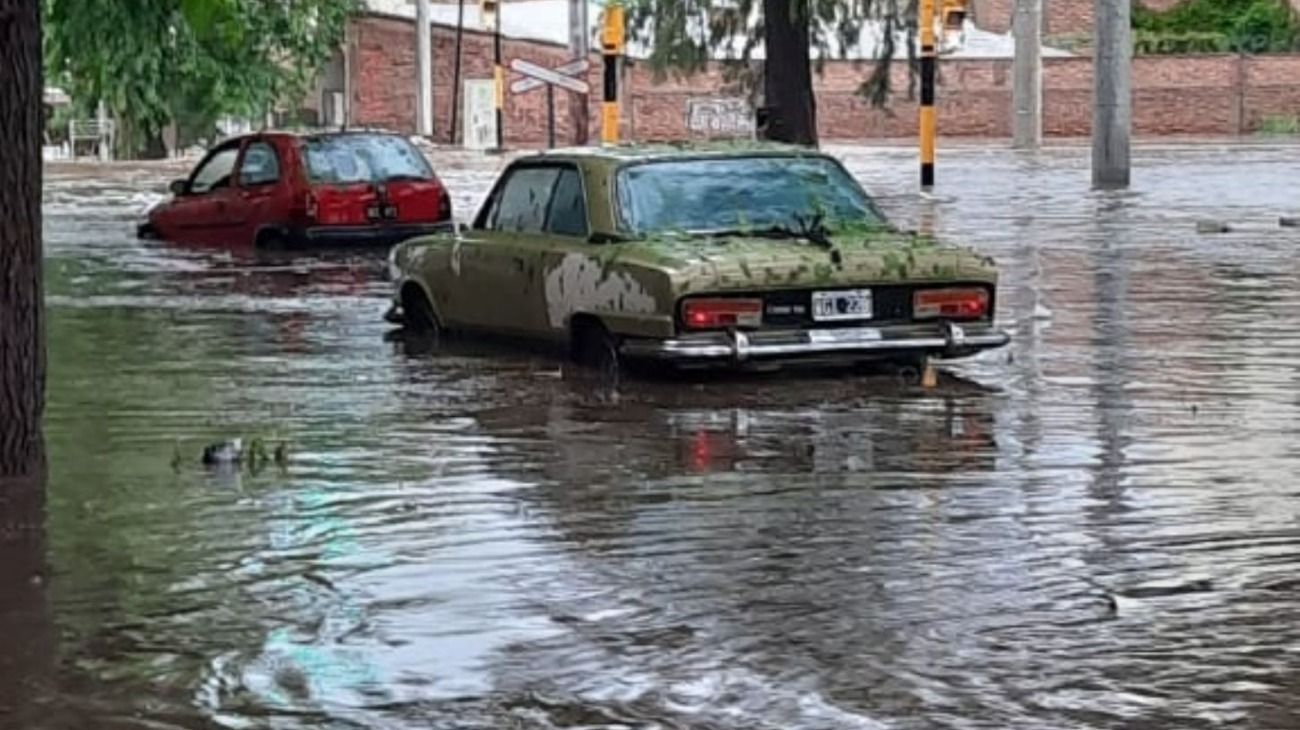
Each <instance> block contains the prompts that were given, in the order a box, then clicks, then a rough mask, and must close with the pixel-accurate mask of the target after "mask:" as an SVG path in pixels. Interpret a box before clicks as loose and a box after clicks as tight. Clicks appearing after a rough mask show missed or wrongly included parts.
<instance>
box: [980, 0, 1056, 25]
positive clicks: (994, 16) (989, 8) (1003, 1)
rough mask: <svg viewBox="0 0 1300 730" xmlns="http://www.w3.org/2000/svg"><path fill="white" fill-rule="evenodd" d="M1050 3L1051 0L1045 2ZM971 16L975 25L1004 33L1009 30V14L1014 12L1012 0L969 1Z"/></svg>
mask: <svg viewBox="0 0 1300 730" xmlns="http://www.w3.org/2000/svg"><path fill="white" fill-rule="evenodd" d="M1045 1H1046V2H1051V0H1045ZM970 6H971V16H972V19H973V20H974V21H975V25H976V26H978V27H980V28H983V29H984V30H987V31H992V32H994V33H1006V32H1007V31H1009V30H1011V14H1012V13H1013V12H1014V11H1015V2H1014V0H971V4H970Z"/></svg>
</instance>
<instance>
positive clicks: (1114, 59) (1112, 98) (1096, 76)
mask: <svg viewBox="0 0 1300 730" xmlns="http://www.w3.org/2000/svg"><path fill="white" fill-rule="evenodd" d="M1093 7H1094V9H1095V15H1096V25H1095V26H1094V30H1093V48H1095V49H1096V51H1095V53H1096V55H1095V56H1094V57H1093V82H1092V88H1093V94H1092V96H1093V99H1092V185H1093V187H1095V188H1126V187H1128V184H1129V165H1130V161H1129V147H1130V141H1129V135H1130V130H1131V129H1132V121H1133V97H1132V80H1131V79H1130V75H1131V70H1132V56H1133V41H1132V39H1131V38H1130V31H1129V22H1130V7H1131V6H1130V0H1093Z"/></svg>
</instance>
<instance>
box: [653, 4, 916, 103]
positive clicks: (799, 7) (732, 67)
mask: <svg viewBox="0 0 1300 730" xmlns="http://www.w3.org/2000/svg"><path fill="white" fill-rule="evenodd" d="M774 7H782V8H785V7H788V9H789V13H790V18H791V19H793V21H794V22H795V23H796V24H798V25H801V26H802V27H803V28H805V29H806V31H807V33H808V43H807V45H806V47H807V48H808V49H811V50H813V51H815V52H816V56H817V59H818V61H817V64H816V66H815V67H814V68H815V69H816V70H817V71H820V70H821V65H822V63H823V62H824V61H825V60H826V59H830V58H842V57H843V56H844V55H845V51H846V50H847V49H850V48H853V47H854V46H856V45H857V44H858V43H859V41H860V40H861V39H862V34H863V33H864V32H865V33H879V34H880V37H879V42H878V43H877V44H876V46H875V47H876V50H877V58H876V59H875V60H874V62H873V63H872V68H871V70H870V72H869V73H867V74H865V78H864V80H863V83H862V86H861V88H860V91H861V92H862V93H863V94H864V95H866V96H867V97H868V98H869V99H870V100H871V101H872V103H873V104H875V105H877V106H882V105H883V104H884V103H885V101H886V100H887V98H888V96H889V93H890V92H891V91H892V89H891V88H890V83H889V62H890V59H891V58H892V57H893V55H894V52H895V50H896V41H897V38H898V35H899V33H900V32H906V34H907V38H908V39H909V41H910V40H911V39H913V38H914V36H915V31H916V1H915V0H777V1H776V2H773V0H635V1H634V2H632V3H630V5H629V9H628V19H629V29H630V31H631V35H632V36H633V37H634V38H636V39H638V40H640V41H642V42H643V43H645V44H646V45H647V46H648V47H649V51H650V59H649V61H650V65H651V67H652V68H653V69H655V70H656V71H657V72H659V73H667V72H669V71H676V72H679V73H693V72H698V71H701V70H703V69H705V68H706V67H707V66H708V62H709V60H710V58H721V59H723V60H726V61H730V63H727V64H725V65H724V72H725V73H726V74H727V77H728V78H729V79H730V80H732V81H734V82H737V83H739V84H740V85H741V86H742V87H744V88H746V89H752V88H760V87H761V86H762V84H760V83H758V79H759V73H758V68H759V66H758V65H757V64H754V63H753V62H752V60H751V59H752V57H753V53H754V51H755V50H756V49H757V48H758V47H759V45H760V44H765V45H766V47H765V50H764V60H763V63H762V65H761V66H762V69H763V70H762V72H761V74H762V75H763V76H772V75H773V70H775V69H779V68H786V69H788V68H789V67H791V66H795V65H797V64H798V62H799V59H797V58H792V57H791V56H790V54H791V53H795V54H799V53H801V52H802V51H803V49H802V48H799V47H797V46H793V45H784V44H777V45H774V44H773V43H771V42H770V40H769V39H768V33H767V30H768V26H769V25H770V24H769V23H767V22H766V15H767V13H768V12H770V9H771V8H774ZM910 45H911V44H910V43H909V48H910ZM909 55H910V50H909ZM807 83H808V85H809V86H811V84H812V80H811V78H809V79H808V80H807ZM769 96H770V94H769ZM809 96H810V97H811V94H809ZM768 102H769V103H770V102H771V100H770V99H769V100H768Z"/></svg>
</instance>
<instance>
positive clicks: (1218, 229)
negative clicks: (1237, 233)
mask: <svg viewBox="0 0 1300 730" xmlns="http://www.w3.org/2000/svg"><path fill="white" fill-rule="evenodd" d="M1230 231H1232V226H1229V225H1228V224H1227V223H1224V222H1223V221H1196V232H1197V233H1228V232H1230Z"/></svg>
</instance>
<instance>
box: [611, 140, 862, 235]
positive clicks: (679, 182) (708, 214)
mask: <svg viewBox="0 0 1300 730" xmlns="http://www.w3.org/2000/svg"><path fill="white" fill-rule="evenodd" d="M618 202H619V210H620V215H621V217H622V222H623V226H624V227H625V228H626V229H628V230H630V231H631V232H633V233H636V234H647V233H657V232H672V231H676V232H686V233H706V232H716V231H733V230H742V229H746V228H752V229H761V228H771V227H776V226H785V227H793V226H798V225H800V223H799V221H801V220H802V221H810V220H812V219H814V218H816V217H818V216H820V217H821V220H822V221H823V223H824V225H826V226H827V227H830V228H834V227H835V226H836V224H841V225H842V224H845V223H853V224H864V223H865V224H867V225H880V224H883V223H884V217H883V216H882V215H881V214H880V212H879V210H877V208H876V207H875V205H874V204H873V203H872V202H871V199H870V198H869V197H867V194H866V193H865V192H863V190H862V188H861V186H859V185H858V183H857V182H856V181H855V180H854V179H853V178H852V176H850V175H849V174H848V173H847V172H846V171H845V170H844V168H843V167H841V166H840V164H839V163H838V162H836V161H835V160H833V159H830V158H828V157H820V156H808V157H790V156H769V157H738V158H717V159H693V160H665V161H661V162H649V163H641V164H636V165H632V166H629V167H626V168H624V169H623V170H621V171H619V173H618Z"/></svg>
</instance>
